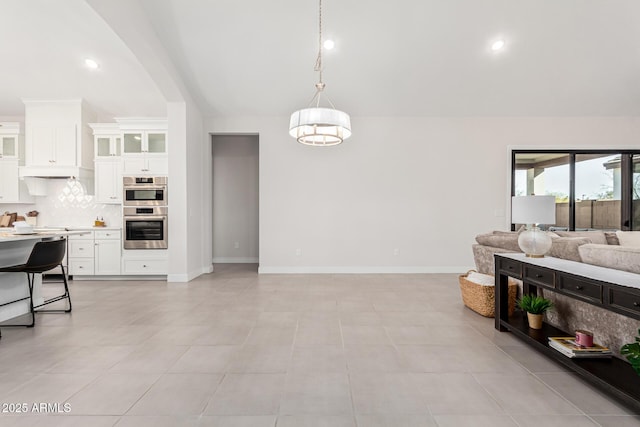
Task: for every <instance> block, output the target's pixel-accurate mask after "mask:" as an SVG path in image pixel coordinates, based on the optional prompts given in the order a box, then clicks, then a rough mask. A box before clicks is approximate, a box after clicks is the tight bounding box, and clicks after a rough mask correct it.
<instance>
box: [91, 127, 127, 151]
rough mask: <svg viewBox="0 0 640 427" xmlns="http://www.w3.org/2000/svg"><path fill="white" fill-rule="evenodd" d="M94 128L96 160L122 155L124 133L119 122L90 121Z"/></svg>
mask: <svg viewBox="0 0 640 427" xmlns="http://www.w3.org/2000/svg"><path fill="white" fill-rule="evenodd" d="M89 127H91V129H93V144H94V147H93V152H94V153H95V160H103V159H113V158H114V157H120V153H121V150H122V149H121V146H122V133H121V131H120V128H119V127H118V124H117V123H89Z"/></svg>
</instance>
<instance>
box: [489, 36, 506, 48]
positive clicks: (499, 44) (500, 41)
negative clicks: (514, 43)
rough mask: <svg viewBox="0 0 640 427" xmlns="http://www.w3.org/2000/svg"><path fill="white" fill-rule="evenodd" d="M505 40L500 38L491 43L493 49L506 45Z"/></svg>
mask: <svg viewBox="0 0 640 427" xmlns="http://www.w3.org/2000/svg"><path fill="white" fill-rule="evenodd" d="M504 44H505V42H504V40H502V39H500V40H496V41H495V42H493V44H492V45H491V50H493V51H496V50H500V49H502V48H503V47H504Z"/></svg>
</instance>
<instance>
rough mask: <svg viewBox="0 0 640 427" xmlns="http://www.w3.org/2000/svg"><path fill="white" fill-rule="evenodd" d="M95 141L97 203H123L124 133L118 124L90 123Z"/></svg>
mask: <svg viewBox="0 0 640 427" xmlns="http://www.w3.org/2000/svg"><path fill="white" fill-rule="evenodd" d="M89 126H90V127H91V129H93V141H94V153H95V160H94V177H95V193H96V194H95V195H96V198H95V200H96V202H98V203H110V204H120V203H122V159H121V157H120V149H121V145H122V133H121V131H120V128H119V126H118V124H117V123H90V124H89Z"/></svg>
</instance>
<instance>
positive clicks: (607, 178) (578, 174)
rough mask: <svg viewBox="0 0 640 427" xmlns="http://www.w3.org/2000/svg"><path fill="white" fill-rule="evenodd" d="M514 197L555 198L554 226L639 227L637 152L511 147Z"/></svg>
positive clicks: (639, 163)
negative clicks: (518, 148) (540, 196)
mask: <svg viewBox="0 0 640 427" xmlns="http://www.w3.org/2000/svg"><path fill="white" fill-rule="evenodd" d="M511 172H512V190H511V194H512V195H515V196H521V195H522V196H524V195H532V194H535V195H553V196H555V197H556V224H554V225H552V226H551V227H552V229H559V230H620V229H622V230H640V151H637V152H634V151H630V150H514V151H513V152H512V171H511Z"/></svg>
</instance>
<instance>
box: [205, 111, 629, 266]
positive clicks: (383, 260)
mask: <svg viewBox="0 0 640 427" xmlns="http://www.w3.org/2000/svg"><path fill="white" fill-rule="evenodd" d="M287 125H288V118H287V117H269V118H264V117H263V118H253V117H243V118H241V117H238V118H214V119H208V120H207V121H206V122H205V130H206V131H207V132H209V133H226V132H229V133H253V132H255V133H259V135H260V271H261V272H263V273H264V272H461V271H465V270H466V269H468V268H471V267H472V266H473V257H472V252H471V244H472V243H473V241H474V236H475V235H476V234H478V233H482V232H486V231H489V230H492V229H503V230H504V229H507V228H508V224H507V221H508V220H507V217H506V216H505V213H506V212H507V207H508V200H509V179H510V178H509V172H510V169H509V161H510V157H509V150H508V147H510V146H512V147H513V148H535V147H544V148H550V147H555V148H579V147H590V148H631V147H636V148H638V147H640V144H638V135H640V120H638V118H420V117H405V118H393V117H354V118H352V126H353V132H354V134H353V137H352V138H351V139H349V140H347V141H346V142H345V143H343V144H342V145H340V146H337V147H332V148H319V147H306V146H302V145H300V144H298V143H296V142H295V141H294V140H293V139H292V138H291V137H289V136H288V134H287ZM298 249H299V250H300V255H296V253H297V250H298ZM396 249H397V255H394V253H396V252H395V250H396Z"/></svg>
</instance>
